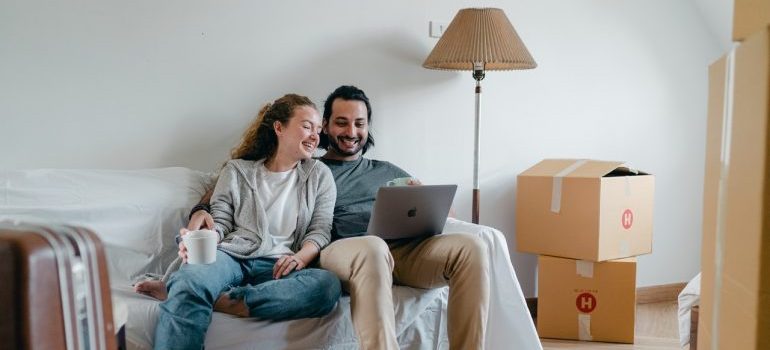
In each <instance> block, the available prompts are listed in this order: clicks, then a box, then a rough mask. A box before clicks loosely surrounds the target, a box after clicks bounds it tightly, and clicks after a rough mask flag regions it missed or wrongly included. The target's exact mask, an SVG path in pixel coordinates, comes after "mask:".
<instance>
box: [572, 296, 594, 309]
mask: <svg viewBox="0 0 770 350" xmlns="http://www.w3.org/2000/svg"><path fill="white" fill-rule="evenodd" d="M575 306H577V309H578V311H580V312H582V313H585V314H587V313H589V312H591V311H594V309H595V308H596V297H595V296H594V295H593V294H591V293H582V294H580V295H578V296H577V299H575Z"/></svg>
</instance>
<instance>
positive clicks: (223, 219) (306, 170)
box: [211, 159, 337, 259]
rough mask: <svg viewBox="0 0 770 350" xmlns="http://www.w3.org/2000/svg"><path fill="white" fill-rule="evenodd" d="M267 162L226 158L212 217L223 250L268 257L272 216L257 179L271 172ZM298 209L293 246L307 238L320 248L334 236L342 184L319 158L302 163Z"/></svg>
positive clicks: (241, 255) (238, 255)
mask: <svg viewBox="0 0 770 350" xmlns="http://www.w3.org/2000/svg"><path fill="white" fill-rule="evenodd" d="M263 163H264V160H258V161H250V160H242V159H234V160H230V161H228V162H227V164H226V165H225V167H224V168H223V169H222V171H221V173H220V174H219V179H218V180H217V184H216V186H215V187H214V193H213V195H212V196H211V216H213V217H214V224H215V229H216V231H217V232H218V233H219V239H220V241H221V242H220V243H219V250H222V251H224V252H226V253H228V254H230V255H231V256H233V257H236V258H241V259H246V258H258V257H261V256H264V254H265V253H267V252H269V251H270V250H271V249H272V248H273V247H272V240H270V239H267V240H266V239H264V238H265V234H266V233H267V227H268V225H267V224H268V223H267V220H269V218H267V214H266V213H265V208H264V206H263V203H262V200H261V199H260V198H259V196H258V195H257V194H258V193H259V192H258V190H257V186H259V182H258V181H256V179H257V178H260V177H262V176H263V174H264V172H265V171H266V169H265V167H264V166H263ZM297 195H298V196H299V212H298V215H297V228H296V229H295V231H294V242H293V243H292V246H291V249H292V250H293V251H295V252H296V251H299V250H300V249H301V248H302V245H303V244H304V243H305V242H311V243H313V244H315V245H316V247H318V250H321V249H322V248H323V247H325V246H326V245H328V244H329V241H330V240H331V228H332V216H333V215H334V202H335V200H336V198H337V188H336V186H335V185H334V178H333V177H332V173H331V171H330V170H329V168H327V167H326V165H324V164H323V163H321V162H320V161H318V160H315V159H309V160H305V161H302V162H300V163H299V164H298V165H297Z"/></svg>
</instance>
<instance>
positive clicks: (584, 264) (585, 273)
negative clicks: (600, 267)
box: [575, 260, 594, 278]
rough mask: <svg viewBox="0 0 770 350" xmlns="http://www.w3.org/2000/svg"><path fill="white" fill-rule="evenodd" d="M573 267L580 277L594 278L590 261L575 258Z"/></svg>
mask: <svg viewBox="0 0 770 350" xmlns="http://www.w3.org/2000/svg"><path fill="white" fill-rule="evenodd" d="M575 269H576V270H577V274H578V276H580V277H585V278H594V263H593V262H592V261H585V260H576V261H575Z"/></svg>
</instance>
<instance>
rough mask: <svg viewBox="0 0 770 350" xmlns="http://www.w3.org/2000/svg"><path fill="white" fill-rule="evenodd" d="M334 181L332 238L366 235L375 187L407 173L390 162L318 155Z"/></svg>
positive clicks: (376, 188)
mask: <svg viewBox="0 0 770 350" xmlns="http://www.w3.org/2000/svg"><path fill="white" fill-rule="evenodd" d="M321 161H322V162H324V164H326V165H327V166H328V167H329V169H331V171H332V175H333V176H334V182H335V183H336V184H337V202H336V204H335V205H334V220H333V221H332V240H337V239H340V238H347V237H355V236H361V235H365V234H366V228H367V227H368V226H369V217H370V216H371V215H372V207H373V206H374V200H375V197H376V196H377V190H378V189H379V188H380V187H382V186H384V185H385V183H386V182H388V181H390V180H393V179H395V178H399V177H410V175H409V173H407V172H406V171H404V170H402V169H401V168H399V167H397V166H395V165H393V164H391V163H390V162H386V161H380V160H373V159H368V158H364V157H359V158H358V159H356V160H351V161H341V160H331V159H324V158H321Z"/></svg>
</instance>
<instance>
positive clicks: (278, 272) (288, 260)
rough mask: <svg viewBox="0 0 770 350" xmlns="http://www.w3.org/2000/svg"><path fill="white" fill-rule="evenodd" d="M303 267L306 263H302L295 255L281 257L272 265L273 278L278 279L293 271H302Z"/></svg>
mask: <svg viewBox="0 0 770 350" xmlns="http://www.w3.org/2000/svg"><path fill="white" fill-rule="evenodd" d="M305 266H307V263H305V262H304V261H302V259H300V258H299V257H297V256H296V255H284V256H281V257H280V258H279V259H278V261H276V262H275V265H273V278H274V279H279V278H281V277H283V276H286V275H288V274H289V273H290V272H292V271H294V270H297V271H299V270H302V269H304V268H305Z"/></svg>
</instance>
